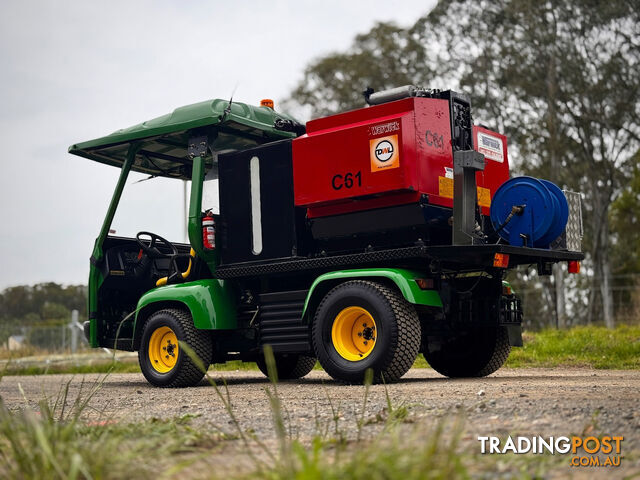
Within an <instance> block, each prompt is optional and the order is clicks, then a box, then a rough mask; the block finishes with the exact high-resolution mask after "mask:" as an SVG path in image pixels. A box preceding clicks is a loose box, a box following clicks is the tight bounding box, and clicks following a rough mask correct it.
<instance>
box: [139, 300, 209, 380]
mask: <svg viewBox="0 0 640 480" xmlns="http://www.w3.org/2000/svg"><path fill="white" fill-rule="evenodd" d="M163 327H168V328H169V329H171V330H172V331H173V333H175V337H177V340H178V341H181V342H184V343H186V344H187V345H188V346H189V347H190V348H191V349H192V350H193V351H194V352H195V354H196V355H197V356H198V358H199V359H200V361H201V362H202V364H203V365H204V367H205V368H208V367H209V365H210V364H211V358H212V356H213V343H212V340H211V335H210V334H209V332H208V331H206V330H198V329H197V328H196V327H195V326H194V324H193V319H192V318H191V315H190V314H189V312H187V311H185V310H180V309H166V310H159V311H157V312H155V313H154V314H152V315H151V316H150V317H149V319H148V320H147V321H146V323H145V325H144V328H143V331H142V341H141V342H140V349H139V350H138V362H139V363H140V368H141V370H142V373H143V374H144V377H145V378H146V379H147V381H148V382H149V383H150V384H152V385H154V386H156V387H169V388H174V387H191V386H194V385H197V384H198V383H199V382H200V381H201V380H202V378H203V377H204V374H205V372H203V371H202V370H201V369H200V367H198V366H197V365H196V363H195V362H194V361H193V360H192V359H191V358H190V357H189V355H188V354H187V352H186V351H185V350H184V349H183V348H179V347H178V348H177V350H178V353H177V358H176V360H175V365H173V366H172V367H170V369H169V370H168V371H166V372H161V371H159V370H158V369H157V368H156V367H154V366H153V365H152V363H153V362H152V359H151V358H150V357H151V353H150V350H149V342H150V340H151V337H152V335H153V332H155V331H156V330H158V329H161V328H163ZM172 348H173V347H172ZM172 351H173V350H172ZM155 363H158V362H157V360H156V361H155Z"/></svg>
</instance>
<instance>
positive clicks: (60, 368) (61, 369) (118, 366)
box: [4, 359, 258, 375]
mask: <svg viewBox="0 0 640 480" xmlns="http://www.w3.org/2000/svg"><path fill="white" fill-rule="evenodd" d="M209 370H212V371H221V372H225V371H235V370H258V367H257V366H256V364H255V363H253V362H241V361H239V360H232V361H229V362H226V363H219V364H215V365H211V367H210V368H209ZM55 373H65V374H87V373H140V366H139V365H138V361H137V360H135V359H132V360H125V361H116V362H97V363H92V364H88V365H49V366H28V367H25V366H21V365H18V364H15V363H11V362H9V363H8V364H7V366H6V371H5V372H4V374H5V375H46V374H55Z"/></svg>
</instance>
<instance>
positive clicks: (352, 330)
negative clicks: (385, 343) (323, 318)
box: [331, 307, 378, 362]
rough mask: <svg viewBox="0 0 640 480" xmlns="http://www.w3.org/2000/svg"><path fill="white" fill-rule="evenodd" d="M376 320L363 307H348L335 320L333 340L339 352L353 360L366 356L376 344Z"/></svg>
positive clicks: (332, 333) (332, 328)
mask: <svg viewBox="0 0 640 480" xmlns="http://www.w3.org/2000/svg"><path fill="white" fill-rule="evenodd" d="M377 335H378V332H377V330H376V322H375V320H374V319H373V317H372V316H371V314H370V313H369V312H368V311H366V310H365V309H364V308H362V307H347V308H345V309H344V310H342V311H341V312H340V313H338V315H337V316H336V318H335V319H334V320H333V326H332V327H331V340H332V342H333V346H334V347H335V349H336V351H337V352H338V354H339V355H340V356H341V357H342V358H344V359H346V360H350V361H352V362H357V361H359V360H362V359H363V358H366V357H367V356H368V355H369V354H370V353H371V352H372V351H373V347H375V345H376V337H377Z"/></svg>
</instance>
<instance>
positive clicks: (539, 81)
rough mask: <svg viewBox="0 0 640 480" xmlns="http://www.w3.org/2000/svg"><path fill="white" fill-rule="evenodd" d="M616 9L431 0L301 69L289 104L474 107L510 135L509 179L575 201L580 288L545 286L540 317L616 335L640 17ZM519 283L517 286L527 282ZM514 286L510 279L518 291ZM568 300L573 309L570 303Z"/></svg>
mask: <svg viewBox="0 0 640 480" xmlns="http://www.w3.org/2000/svg"><path fill="white" fill-rule="evenodd" d="M634 3H636V2H631V1H625V0H610V1H608V2H601V1H599V0H548V1H546V2H539V1H536V0H496V1H491V2H489V1H478V2H476V1H465V0H458V1H449V0H446V1H440V2H438V4H437V5H436V6H435V8H434V9H433V10H432V11H430V12H429V13H427V14H426V15H424V16H422V17H420V18H418V19H417V21H416V22H415V24H413V25H411V26H409V27H407V28H403V27H399V26H397V25H395V24H392V23H378V24H376V25H375V26H374V27H373V28H372V29H371V30H370V31H369V32H366V33H364V34H361V35H358V36H356V37H355V40H354V42H353V44H352V45H351V46H350V47H349V48H348V49H346V50H345V51H343V52H334V53H330V54H328V55H326V56H324V57H321V58H318V59H316V60H314V61H313V62H312V63H310V64H309V65H308V66H307V68H306V69H305V71H304V76H303V78H302V80H301V81H300V83H299V84H298V85H297V87H296V88H295V89H294V90H293V92H292V94H291V97H290V99H289V100H288V102H287V103H288V104H289V105H290V106H294V107H295V106H296V105H297V106H301V107H302V106H303V107H306V108H310V114H311V116H322V115H327V114H331V113H337V112H339V111H344V110H349V109H353V108H360V107H362V106H363V98H362V93H361V92H362V91H363V90H364V89H365V88H367V87H372V88H374V89H375V90H383V89H386V88H392V87H396V86H401V85H406V84H414V85H419V86H425V87H429V88H439V89H441V90H447V89H458V90H460V91H463V92H465V93H468V94H469V95H470V96H471V99H472V104H473V107H474V117H475V120H476V123H482V124H484V125H488V126H489V127H490V128H493V129H495V130H497V131H500V132H502V133H504V134H506V135H507V137H508V139H509V153H510V158H511V161H512V171H514V172H515V173H516V174H527V175H532V176H536V177H541V178H546V179H548V180H551V181H553V182H554V183H556V184H558V185H559V186H560V187H561V188H563V189H568V190H572V191H577V192H581V193H582V194H583V195H582V202H583V217H584V234H585V236H584V240H583V249H584V250H585V252H586V253H587V259H586V261H585V262H584V267H585V268H584V271H585V272H586V273H587V277H588V279H589V280H588V281H587V280H585V279H584V278H583V279H581V280H580V281H574V282H573V285H574V288H573V289H572V290H567V289H565V287H564V285H565V283H566V267H564V266H561V265H558V266H556V267H554V272H553V276H552V277H546V278H541V279H540V280H538V282H541V284H542V287H543V288H544V289H545V291H546V292H547V295H546V298H547V299H548V301H546V302H545V305H543V306H542V307H543V308H544V311H543V312H541V313H542V314H543V315H548V316H550V317H552V318H553V319H554V321H555V323H557V324H558V325H560V326H563V325H568V324H571V323H576V316H577V317H578V318H579V319H580V321H581V322H584V323H591V322H596V321H598V320H600V319H602V320H603V321H604V323H605V324H606V325H607V326H609V327H613V325H614V319H615V316H616V312H615V311H614V302H613V296H612V289H613V286H614V283H615V282H618V283H620V282H623V283H624V282H625V281H626V282H629V281H632V280H625V278H629V279H633V278H634V277H633V276H628V277H625V276H624V275H621V274H623V273H630V272H633V273H638V272H640V230H639V228H638V227H639V225H638V207H640V172H639V169H638V163H639V161H640V75H639V74H638V71H639V66H640V21H639V20H640V9H639V8H637V4H635V5H634ZM529 278H530V277H529V276H527V274H526V273H524V272H521V274H520V275H519V279H520V281H521V282H529V281H530V280H529ZM515 281H516V283H517V282H518V279H516V280H515ZM567 297H569V298H567Z"/></svg>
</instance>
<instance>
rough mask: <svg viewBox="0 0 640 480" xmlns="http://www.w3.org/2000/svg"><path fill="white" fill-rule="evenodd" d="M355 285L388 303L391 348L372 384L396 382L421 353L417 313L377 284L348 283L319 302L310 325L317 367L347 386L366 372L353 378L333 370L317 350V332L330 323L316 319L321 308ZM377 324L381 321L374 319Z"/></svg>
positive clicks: (358, 379)
mask: <svg viewBox="0 0 640 480" xmlns="http://www.w3.org/2000/svg"><path fill="white" fill-rule="evenodd" d="M353 286H357V287H360V288H362V289H363V290H364V291H369V293H372V294H374V295H378V296H380V297H382V299H383V300H384V301H385V302H386V303H387V306H388V308H389V312H388V313H390V314H391V321H392V322H394V323H395V328H390V329H389V332H390V335H391V338H390V341H389V345H390V348H389V349H388V350H387V351H386V352H385V353H384V355H383V357H382V360H381V361H380V362H379V363H378V365H376V367H375V368H374V376H373V381H374V383H380V382H382V381H384V382H386V383H391V382H395V381H397V380H399V379H400V378H401V377H402V376H403V375H404V374H405V373H407V372H408V371H409V369H410V368H411V367H412V365H413V363H414V362H415V360H416V357H417V356H418V351H419V350H420V340H421V327H420V321H419V319H418V314H417V313H416V311H415V308H414V307H413V306H412V305H411V304H410V303H409V302H407V301H406V300H405V298H404V297H403V296H402V295H400V293H398V292H396V291H395V290H393V289H391V288H388V287H386V286H385V285H382V284H380V283H377V282H371V281H367V280H351V281H348V282H345V283H342V284H340V285H338V286H336V287H334V288H333V289H332V290H331V291H329V293H328V294H327V295H325V297H324V298H323V299H322V301H321V302H320V305H318V308H317V310H316V316H315V318H314V322H313V330H312V338H313V339H314V349H315V351H316V356H317V357H318V359H319V360H320V364H321V365H322V366H323V368H324V369H325V371H327V373H328V374H329V375H331V376H332V377H333V378H335V379H336V380H340V381H343V382H346V383H360V382H362V380H363V379H364V374H365V372H364V371H362V372H361V374H360V375H358V376H356V377H355V378H354V377H353V376H352V375H345V372H342V371H340V370H339V369H337V368H334V367H333V366H332V365H331V363H328V362H327V361H326V359H324V358H323V357H324V355H323V354H322V352H321V351H320V350H319V349H318V348H317V347H318V346H317V345H316V342H315V339H316V338H318V337H320V336H321V335H320V332H319V329H321V328H323V322H324V321H333V319H321V318H319V315H320V313H321V312H322V310H323V307H324V306H325V304H326V303H327V302H332V301H334V300H335V299H336V297H339V295H340V292H341V290H343V289H346V288H351V287H353ZM375 320H376V322H381V321H383V319H380V318H376V319H375Z"/></svg>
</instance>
